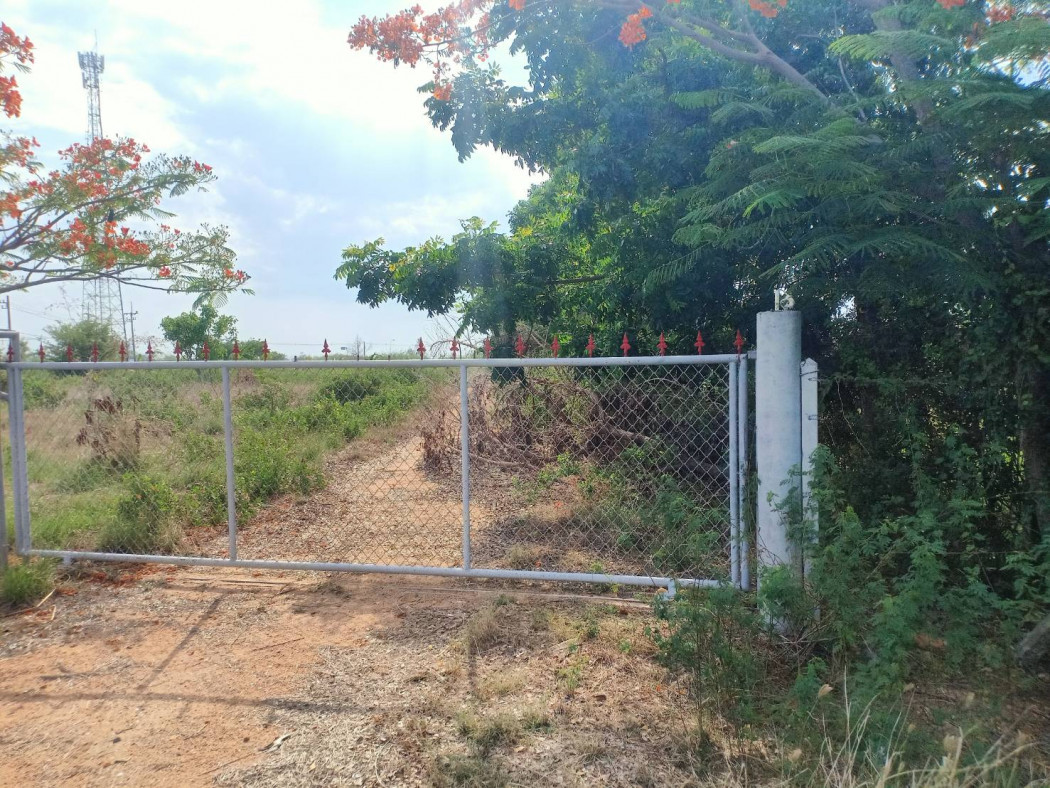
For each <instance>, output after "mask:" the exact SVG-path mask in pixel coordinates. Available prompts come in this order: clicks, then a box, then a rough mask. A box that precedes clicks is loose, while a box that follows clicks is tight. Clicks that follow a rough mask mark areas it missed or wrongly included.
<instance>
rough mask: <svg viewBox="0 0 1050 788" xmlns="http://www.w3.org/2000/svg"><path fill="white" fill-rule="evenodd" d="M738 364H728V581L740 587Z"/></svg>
mask: <svg viewBox="0 0 1050 788" xmlns="http://www.w3.org/2000/svg"><path fill="white" fill-rule="evenodd" d="M738 366H739V363H738V362H735V361H734V362H732V363H730V364H729V467H728V468H727V473H728V475H729V579H730V582H732V584H733V585H735V586H739V585H740V498H739V492H740V490H739V486H740V480H739V479H738V478H737V471H738V470H739V468H738V461H737V441H738V440H739V439H740V433H739V432H738V431H737V429H736V420H737V418H738V408H737V384H736V380H737V367H738Z"/></svg>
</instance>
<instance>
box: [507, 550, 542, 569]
mask: <svg viewBox="0 0 1050 788" xmlns="http://www.w3.org/2000/svg"><path fill="white" fill-rule="evenodd" d="M543 556H544V551H543V549H542V548H540V547H536V546H534V545H522V544H516V545H513V546H512V547H511V548H510V550H508V551H507V555H506V557H505V559H504V560H505V561H506V562H507V566H509V567H510V568H511V569H535V568H536V567H537V566H539V565H540V564H541V563H542V561H543Z"/></svg>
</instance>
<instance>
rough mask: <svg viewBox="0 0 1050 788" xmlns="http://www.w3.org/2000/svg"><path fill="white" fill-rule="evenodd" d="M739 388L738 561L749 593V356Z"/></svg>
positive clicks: (743, 360) (742, 364)
mask: <svg viewBox="0 0 1050 788" xmlns="http://www.w3.org/2000/svg"><path fill="white" fill-rule="evenodd" d="M736 382H737V386H738V391H737V395H736V407H737V416H736V427H737V440H736V443H737V447H736V456H737V462H738V463H739V464H738V467H737V470H736V473H737V479H738V481H737V498H738V499H739V500H740V504H739V507H738V510H737V511H738V515H737V518H738V519H737V521H738V523H739V526H738V529H739V537H740V547H739V550H738V555H737V561H738V563H739V565H740V588H742V589H743V590H745V591H747V590H748V589H750V588H751V556H750V552H751V549H750V544H749V542H750V540H749V539H748V533H747V527H748V519H747V518H746V517H745V516H744V512H745V511H746V509H747V502H748V497H747V462H748V456H747V454H748V443H747V440H748V435H750V431H749V429H748V427H749V426H750V425H749V424H748V418H749V417H748V408H747V396H748V387H747V356H742V357H741V359H740V372H739V373H738V374H737V381H736Z"/></svg>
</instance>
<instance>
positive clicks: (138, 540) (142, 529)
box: [98, 473, 181, 553]
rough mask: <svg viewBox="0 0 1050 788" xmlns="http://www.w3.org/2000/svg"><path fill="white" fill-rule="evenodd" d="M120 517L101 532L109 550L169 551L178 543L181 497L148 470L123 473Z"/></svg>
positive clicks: (102, 542)
mask: <svg viewBox="0 0 1050 788" xmlns="http://www.w3.org/2000/svg"><path fill="white" fill-rule="evenodd" d="M123 483H124V493H123V495H122V496H121V497H120V500H119V501H118V502H117V517H116V519H115V520H113V521H111V522H110V523H108V524H107V525H106V526H105V527H104V528H103V530H102V532H101V534H100V535H99V540H98V549H99V550H101V551H102V552H106V553H143V552H148V553H153V552H156V553H170V552H173V551H174V549H175V548H176V547H177V546H178V543H179V538H180V535H181V534H180V529H179V527H178V525H177V521H176V518H177V515H178V512H179V497H178V495H177V493H176V492H175V491H174V490H173V489H172V488H171V486H170V485H169V484H168V483H167V481H165V480H164V479H162V478H160V477H158V476H155V475H152V474H148V473H128V474H125V475H124V480H123Z"/></svg>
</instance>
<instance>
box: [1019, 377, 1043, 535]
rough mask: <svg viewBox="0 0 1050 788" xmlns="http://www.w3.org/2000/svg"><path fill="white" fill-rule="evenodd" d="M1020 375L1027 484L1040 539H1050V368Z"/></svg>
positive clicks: (1022, 434) (1022, 439)
mask: <svg viewBox="0 0 1050 788" xmlns="http://www.w3.org/2000/svg"><path fill="white" fill-rule="evenodd" d="M1032 363H1034V364H1038V362H1032ZM1020 373H1021V374H1020V377H1021V380H1022V381H1023V384H1022V387H1021V409H1020V410H1021V430H1020V433H1021V434H1020V443H1021V453H1022V455H1023V456H1024V473H1025V485H1026V487H1027V488H1028V494H1029V496H1031V500H1032V506H1033V509H1034V511H1035V521H1036V526H1037V527H1038V529H1039V536H1040V537H1041V538H1042V539H1050V369H1048V368H1047V367H1045V366H1043V365H1038V366H1035V367H1034V368H1032V367H1029V368H1027V369H1022V370H1020Z"/></svg>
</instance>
